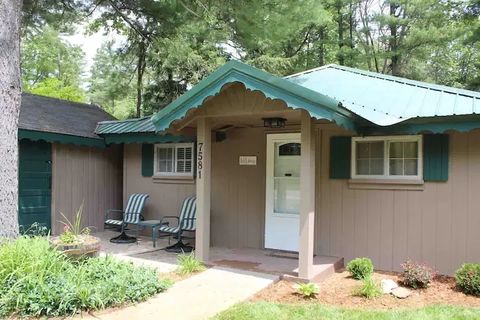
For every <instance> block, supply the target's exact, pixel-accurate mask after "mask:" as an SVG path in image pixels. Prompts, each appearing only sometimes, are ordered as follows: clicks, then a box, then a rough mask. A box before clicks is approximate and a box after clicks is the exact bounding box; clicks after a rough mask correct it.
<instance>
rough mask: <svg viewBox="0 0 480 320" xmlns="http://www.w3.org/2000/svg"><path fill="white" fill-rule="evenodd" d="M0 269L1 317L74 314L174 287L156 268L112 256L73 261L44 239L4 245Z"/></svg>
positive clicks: (21, 238)
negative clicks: (170, 286) (160, 276)
mask: <svg viewBox="0 0 480 320" xmlns="http://www.w3.org/2000/svg"><path fill="white" fill-rule="evenodd" d="M0 270H1V272H0V318H3V317H7V316H9V315H11V314H13V313H15V314H16V315H18V316H32V317H41V316H47V317H52V316H65V315H72V314H74V313H77V312H78V311H80V310H94V309H100V308H106V307H110V306H116V305H121V304H124V303H128V302H137V301H142V300H145V299H146V298H148V297H150V296H152V295H154V294H156V293H159V292H162V291H164V290H165V289H166V288H168V286H169V285H170V282H169V281H167V280H163V281H161V280H159V278H158V276H157V274H156V272H155V270H153V269H149V268H144V267H136V266H134V265H133V264H131V263H128V262H122V261H118V260H116V259H114V258H112V257H106V258H91V259H87V260H84V261H81V262H78V261H75V260H71V259H68V258H67V257H66V256H65V255H64V254H63V253H61V252H59V251H57V250H55V249H53V248H52V247H51V246H50V245H49V242H48V239H45V238H39V237H33V238H30V237H26V236H24V237H20V238H18V239H17V240H15V241H6V242H4V243H2V244H1V245H0Z"/></svg>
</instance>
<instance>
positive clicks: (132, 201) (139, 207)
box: [123, 193, 149, 223]
mask: <svg viewBox="0 0 480 320" xmlns="http://www.w3.org/2000/svg"><path fill="white" fill-rule="evenodd" d="M148 197H149V195H148V194H143V193H134V194H132V195H131V196H130V197H129V198H128V202H127V207H126V208H125V214H124V218H123V220H124V222H125V223H138V222H140V214H141V213H142V211H143V206H144V205H145V201H146V200H147V199H148Z"/></svg>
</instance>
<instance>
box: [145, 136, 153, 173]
mask: <svg viewBox="0 0 480 320" xmlns="http://www.w3.org/2000/svg"><path fill="white" fill-rule="evenodd" d="M142 176H143V177H151V176H153V144H147V143H144V144H142Z"/></svg>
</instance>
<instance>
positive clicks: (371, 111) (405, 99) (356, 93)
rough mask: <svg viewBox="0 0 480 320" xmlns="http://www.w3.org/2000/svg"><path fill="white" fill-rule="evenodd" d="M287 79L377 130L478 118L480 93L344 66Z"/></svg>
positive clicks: (304, 73) (307, 72)
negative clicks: (417, 121) (423, 120)
mask: <svg viewBox="0 0 480 320" xmlns="http://www.w3.org/2000/svg"><path fill="white" fill-rule="evenodd" d="M286 79H288V80H289V81H291V82H292V83H295V84H298V85H301V86H303V87H305V88H309V89H311V90H314V91H316V92H318V93H321V94H324V95H327V96H329V97H331V98H333V99H336V100H338V101H340V102H341V104H342V106H344V107H345V108H347V109H348V110H350V111H352V112H353V113H355V114H357V115H359V116H360V117H362V118H364V119H367V120H369V121H371V122H373V123H374V124H376V125H379V126H390V125H394V124H397V123H400V122H403V121H406V120H409V119H413V118H431V117H447V116H458V115H472V114H480V92H475V91H468V90H462V89H456V88H451V87H447V86H440V85H436V84H431V83H426V82H420V81H414V80H408V79H405V78H399V77H393V76H389V75H384V74H379V73H374V72H368V71H363V70H359V69H353V68H348V67H344V66H338V65H327V66H323V67H320V68H317V69H312V70H308V71H305V72H302V73H298V74H295V75H291V76H288V77H286Z"/></svg>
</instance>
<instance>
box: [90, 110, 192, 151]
mask: <svg viewBox="0 0 480 320" xmlns="http://www.w3.org/2000/svg"><path fill="white" fill-rule="evenodd" d="M151 118H152V117H143V118H140V119H128V120H121V121H102V122H99V123H98V125H97V128H96V129H95V133H96V134H98V135H101V136H102V137H103V138H104V139H105V144H107V145H108V144H116V143H117V144H123V143H171V142H192V141H194V140H195V139H194V138H193V137H187V136H174V135H171V134H157V133H156V132H155V127H154V126H153V123H152V121H151Z"/></svg>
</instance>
